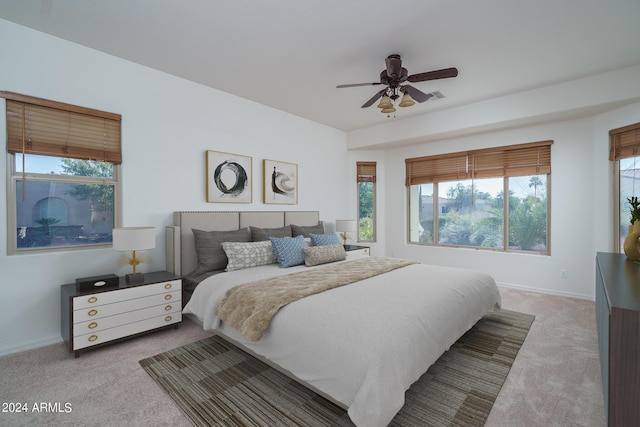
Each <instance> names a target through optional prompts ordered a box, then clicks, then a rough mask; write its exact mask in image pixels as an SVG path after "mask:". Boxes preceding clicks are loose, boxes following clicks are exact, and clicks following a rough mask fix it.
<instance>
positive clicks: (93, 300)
mask: <svg viewBox="0 0 640 427" xmlns="http://www.w3.org/2000/svg"><path fill="white" fill-rule="evenodd" d="M87 302H88V303H90V304H93V303H94V302H98V297H89V299H88V300H87Z"/></svg>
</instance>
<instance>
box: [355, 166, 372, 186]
mask: <svg viewBox="0 0 640 427" xmlns="http://www.w3.org/2000/svg"><path fill="white" fill-rule="evenodd" d="M356 168H357V174H358V182H376V162H356Z"/></svg>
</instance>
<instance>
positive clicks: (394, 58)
mask: <svg viewBox="0 0 640 427" xmlns="http://www.w3.org/2000/svg"><path fill="white" fill-rule="evenodd" d="M384 62H385V64H386V65H387V76H389V78H393V77H396V78H398V77H400V75H401V73H402V59H400V55H389V56H387V59H385V61H384Z"/></svg>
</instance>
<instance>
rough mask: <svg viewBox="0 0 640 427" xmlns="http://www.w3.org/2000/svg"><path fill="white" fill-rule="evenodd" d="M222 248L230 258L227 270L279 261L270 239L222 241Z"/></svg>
mask: <svg viewBox="0 0 640 427" xmlns="http://www.w3.org/2000/svg"><path fill="white" fill-rule="evenodd" d="M222 249H224V252H225V253H226V254H227V258H229V262H228V263H227V268H226V270H227V271H234V270H242V269H244V268H250V267H257V266H259V265H267V264H275V263H276V262H277V261H278V260H277V259H276V255H275V253H274V252H273V248H272V247H271V242H270V241H269V240H265V241H262V242H222Z"/></svg>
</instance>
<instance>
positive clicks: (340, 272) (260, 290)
mask: <svg viewBox="0 0 640 427" xmlns="http://www.w3.org/2000/svg"><path fill="white" fill-rule="evenodd" d="M410 264H416V261H410V260H403V259H397V258H386V257H366V258H360V259H356V260H353V261H349V262H342V263H337V264H327V265H324V266H321V267H315V268H311V269H309V270H308V271H300V272H296V273H291V274H285V275H284V276H277V277H270V278H268V279H264V280H258V281H255V282H250V283H245V284H243V285H238V286H235V287H233V288H231V289H229V290H228V291H227V293H226V295H225V296H224V298H223V299H222V301H220V304H218V306H217V307H216V316H218V318H219V319H220V320H222V321H223V322H227V323H228V324H229V325H231V326H233V327H234V328H235V329H237V330H238V331H240V333H241V334H242V335H243V336H244V337H245V338H246V339H248V340H249V341H258V340H259V339H260V338H262V335H263V334H264V331H265V330H266V329H267V328H268V327H269V323H270V322H271V319H272V318H273V316H275V314H276V313H277V311H278V310H279V309H280V308H281V307H284V306H285V305H287V304H289V303H292V302H294V301H297V300H299V299H301V298H304V297H306V296H309V295H313V294H317V293H320V292H324V291H326V290H329V289H333V288H337V287H339V286H344V285H348V284H350V283H354V282H357V281H359V280H364V279H367V278H369V277H373V276H377V275H378V274H382V273H386V272H388V271H391V270H395V269H397V268H401V267H405V266H407V265H410Z"/></svg>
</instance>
